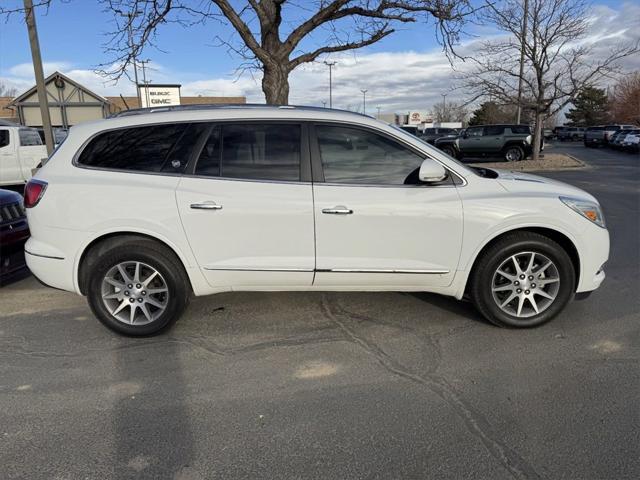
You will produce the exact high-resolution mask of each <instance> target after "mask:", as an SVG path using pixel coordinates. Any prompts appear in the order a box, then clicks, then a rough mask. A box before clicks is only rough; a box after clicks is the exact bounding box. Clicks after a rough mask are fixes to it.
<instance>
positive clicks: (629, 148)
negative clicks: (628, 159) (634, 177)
mask: <svg viewBox="0 0 640 480" xmlns="http://www.w3.org/2000/svg"><path fill="white" fill-rule="evenodd" d="M639 146H640V131H637V132H636V133H630V134H628V135H627V136H626V137H625V139H624V140H623V142H622V149H623V150H624V151H625V152H630V153H638V147H639Z"/></svg>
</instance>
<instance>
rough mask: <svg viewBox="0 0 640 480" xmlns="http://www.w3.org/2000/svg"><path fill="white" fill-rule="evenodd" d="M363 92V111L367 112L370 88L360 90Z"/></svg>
mask: <svg viewBox="0 0 640 480" xmlns="http://www.w3.org/2000/svg"><path fill="white" fill-rule="evenodd" d="M360 91H361V92H362V113H363V114H365V115H366V114H367V92H368V91H369V90H367V89H364V90H360Z"/></svg>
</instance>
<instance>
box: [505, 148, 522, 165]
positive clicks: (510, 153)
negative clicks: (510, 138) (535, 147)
mask: <svg viewBox="0 0 640 480" xmlns="http://www.w3.org/2000/svg"><path fill="white" fill-rule="evenodd" d="M505 158H506V159H507V162H518V161H520V160H521V155H520V149H518V148H510V149H509V150H507V153H506V154H505Z"/></svg>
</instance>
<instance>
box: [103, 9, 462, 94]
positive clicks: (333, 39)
mask: <svg viewBox="0 0 640 480" xmlns="http://www.w3.org/2000/svg"><path fill="white" fill-rule="evenodd" d="M100 1H102V2H103V3H105V5H106V7H107V9H108V10H111V11H113V12H114V13H118V14H122V13H126V12H139V13H137V15H135V16H128V17H123V16H121V15H118V16H116V17H115V18H116V20H115V22H116V23H115V24H116V28H115V30H114V31H113V32H112V34H111V37H110V41H109V42H108V44H107V46H106V49H107V51H108V52H109V53H111V54H112V55H113V58H112V60H113V63H111V64H109V65H106V64H105V65H103V67H102V72H103V73H105V74H107V75H109V76H110V77H112V78H114V79H118V78H120V77H121V76H122V75H127V69H128V68H129V66H130V65H131V64H132V63H133V60H134V59H135V58H137V57H139V56H140V55H141V53H142V51H143V50H144V49H145V48H147V47H149V46H153V45H155V43H156V42H155V38H156V35H157V34H158V31H159V28H160V27H161V26H162V25H163V24H166V23H169V22H173V23H179V24H181V25H183V26H185V27H189V26H193V25H195V24H203V23H207V22H210V21H219V22H223V23H225V24H229V25H230V26H231V27H232V28H233V30H234V32H235V35H234V38H233V39H232V40H227V39H220V38H218V40H219V43H220V44H221V45H224V46H226V47H227V48H228V50H229V51H231V52H233V53H235V54H237V55H239V56H240V58H242V60H243V63H242V66H241V68H240V70H241V71H244V70H246V69H250V70H254V69H256V70H261V71H262V90H263V92H264V94H265V97H266V100H267V103H270V104H287V103H288V100H289V75H290V74H291V72H292V71H293V70H294V69H295V68H297V67H299V66H300V65H302V64H304V63H308V62H313V61H315V60H317V59H318V58H319V57H321V56H324V55H328V54H332V53H337V52H344V51H347V50H354V49H358V48H362V47H366V46H368V45H371V44H374V43H376V42H378V41H380V40H382V39H383V38H386V37H387V36H389V35H391V34H392V33H393V32H394V31H395V27H396V26H397V25H400V24H406V23H411V22H417V21H421V20H422V21H425V22H426V21H429V20H433V21H435V26H436V35H437V38H438V40H439V41H440V42H441V44H442V45H443V47H444V49H445V51H447V52H449V53H451V52H452V51H453V46H454V44H455V43H456V42H457V41H458V39H459V34H460V32H461V28H462V25H463V23H464V21H465V18H466V16H467V15H469V14H471V13H472V12H473V9H472V7H471V6H470V0H305V2H303V3H296V2H293V1H287V0H247V2H246V3H245V2H232V1H231V0H201V1H199V2H194V1H192V0H100ZM285 7H286V10H287V11H286V12H284V11H283V9H285ZM283 17H286V21H283ZM130 35H131V37H132V40H131V38H130ZM321 37H324V38H322V39H321ZM305 40H307V41H305ZM308 40H311V41H308ZM318 41H321V42H322V44H321V46H316V47H313V48H311V49H308V46H309V45H311V44H317V42H318ZM112 65H115V67H112Z"/></svg>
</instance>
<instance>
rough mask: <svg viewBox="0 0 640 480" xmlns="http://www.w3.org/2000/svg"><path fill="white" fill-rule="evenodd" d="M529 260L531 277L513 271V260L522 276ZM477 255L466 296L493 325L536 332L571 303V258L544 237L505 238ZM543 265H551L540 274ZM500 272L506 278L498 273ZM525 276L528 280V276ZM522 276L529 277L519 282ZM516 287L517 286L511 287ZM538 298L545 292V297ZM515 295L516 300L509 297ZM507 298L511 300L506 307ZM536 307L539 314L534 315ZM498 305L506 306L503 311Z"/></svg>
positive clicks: (520, 235)
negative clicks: (537, 328) (534, 330)
mask: <svg viewBox="0 0 640 480" xmlns="http://www.w3.org/2000/svg"><path fill="white" fill-rule="evenodd" d="M531 254H534V263H533V268H532V269H531V271H529V272H518V271H516V269H515V265H514V263H513V258H514V257H515V258H516V261H517V262H519V265H520V268H522V269H523V270H526V267H527V266H528V264H529V262H530V259H531ZM481 255H482V256H481V257H480V258H478V260H477V262H476V265H475V266H474V269H473V272H472V275H471V279H470V280H471V286H470V290H469V293H470V296H471V300H472V302H473V304H474V305H475V306H476V308H477V309H478V311H480V313H481V314H482V315H483V316H484V317H485V318H486V319H487V320H489V321H490V322H491V323H493V324H495V325H498V326H500V327H511V328H532V327H537V326H539V325H542V324H544V323H546V322H548V321H549V320H551V319H552V318H553V317H555V316H556V315H557V314H558V313H559V312H560V311H562V309H563V308H564V307H565V306H566V305H567V303H568V302H569V300H571V298H572V297H573V294H574V292H575V269H574V267H573V263H572V262H571V258H570V257H569V255H568V254H567V252H566V251H565V250H564V249H563V248H562V247H561V246H560V245H559V244H558V243H556V242H554V241H553V240H551V239H550V238H548V237H545V236H543V235H540V234H537V233H533V232H514V233H511V234H506V235H505V236H504V237H502V238H501V239H499V240H498V241H497V242H496V243H494V244H493V245H491V246H490V247H489V248H488V249H487V250H486V251H485V252H483V253H482V254H481ZM547 261H550V262H551V265H548V266H546V268H543V267H544V266H545V265H547ZM499 269H500V270H501V271H502V272H503V273H506V274H508V276H509V277H510V278H507V276H503V275H501V274H500V273H498V270H499ZM541 269H542V270H541ZM529 273H532V275H528V274H529ZM525 274H527V276H526V277H525V278H524V279H523V278H522V276H521V275H525ZM532 277H533V279H531V278H532ZM536 281H538V284H536V283H535V282H536ZM516 282H520V283H519V284H518V285H515V283H516ZM542 282H544V284H543V285H541V283H542ZM494 289H497V291H494ZM518 289H519V290H520V291H518ZM525 292H529V294H528V295H527V294H526V293H525ZM537 292H544V293H545V294H546V296H543V294H542V293H537ZM513 295H516V296H515V297H512V296H513ZM510 297H512V300H511V301H508V300H509V298H510ZM548 297H553V298H552V299H550V298H548ZM521 298H522V300H521ZM529 298H532V299H533V302H532V301H531V300H529ZM505 302H506V304H505ZM534 303H535V305H536V308H537V309H538V313H536V310H535V309H534ZM501 304H502V305H504V306H503V307H501ZM521 305H522V306H521ZM518 311H520V315H518Z"/></svg>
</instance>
